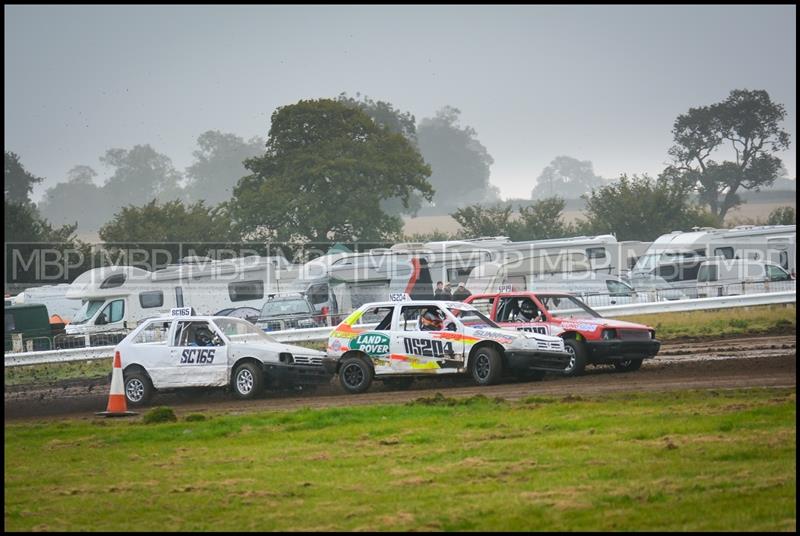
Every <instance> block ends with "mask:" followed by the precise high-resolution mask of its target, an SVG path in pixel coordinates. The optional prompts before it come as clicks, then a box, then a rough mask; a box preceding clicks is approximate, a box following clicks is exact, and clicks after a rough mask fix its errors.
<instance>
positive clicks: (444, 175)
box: [417, 106, 500, 213]
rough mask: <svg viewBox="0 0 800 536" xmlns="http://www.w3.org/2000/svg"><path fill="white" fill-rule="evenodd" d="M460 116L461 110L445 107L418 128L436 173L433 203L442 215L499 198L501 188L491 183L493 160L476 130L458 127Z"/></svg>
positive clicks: (421, 146) (425, 155)
mask: <svg viewBox="0 0 800 536" xmlns="http://www.w3.org/2000/svg"><path fill="white" fill-rule="evenodd" d="M460 114H461V111H460V110H459V109H458V108H453V107H451V106H445V107H444V108H442V109H441V110H439V111H438V112H437V113H436V117H433V118H427V119H423V120H422V121H420V124H419V126H418V127H417V138H418V139H419V150H420V153H422V156H423V158H425V161H426V162H427V163H429V164H430V166H431V169H432V171H433V174H432V175H431V184H432V185H433V187H434V189H435V190H436V195H435V196H434V199H433V201H434V203H435V205H436V211H437V212H439V213H448V212H451V211H453V210H455V209H457V208H459V207H462V206H465V205H469V204H474V203H486V202H488V203H491V202H495V201H498V200H499V198H500V197H499V191H498V189H497V188H496V187H493V186H492V185H490V184H489V175H490V170H489V168H490V166H491V165H492V164H493V163H494V159H493V158H492V157H491V155H490V154H489V152H488V151H487V150H486V147H484V146H483V144H481V142H480V141H478V138H477V135H478V134H477V132H476V131H475V129H473V128H472V127H470V126H466V127H462V126H460V125H459V115H460Z"/></svg>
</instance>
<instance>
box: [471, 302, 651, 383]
mask: <svg viewBox="0 0 800 536" xmlns="http://www.w3.org/2000/svg"><path fill="white" fill-rule="evenodd" d="M464 301H465V302H466V303H471V304H472V305H473V306H474V307H475V308H476V309H478V310H479V311H481V312H482V313H484V314H485V315H486V316H488V317H489V318H491V319H492V320H494V321H495V322H496V323H498V324H499V325H500V326H501V327H504V328H515V329H518V330H521V331H533V332H536V333H544V334H546V335H557V336H559V337H562V338H563V339H564V346H565V348H566V350H567V351H568V352H569V353H571V354H572V359H571V360H570V364H569V366H568V367H567V368H566V369H565V370H564V372H563V374H564V375H565V376H577V375H579V374H581V373H583V370H584V368H585V367H586V365H588V364H593V365H600V364H613V365H614V367H615V368H616V369H617V370H620V371H630V370H637V369H638V368H639V367H641V366H642V361H643V360H644V359H648V358H651V357H654V356H655V355H656V354H657V353H658V350H659V349H660V348H661V341H659V340H657V339H656V331H655V330H654V329H653V328H651V327H649V326H644V325H642V324H634V323H632V322H624V321H622V320H612V319H609V318H603V317H601V316H600V315H599V314H598V313H597V312H595V311H593V310H592V309H591V308H589V306H587V305H586V304H584V303H583V302H582V301H580V300H579V299H578V298H576V297H575V296H572V295H571V294H566V293H563V292H498V293H495V294H474V295H472V296H470V297H469V298H467V299H466V300H464Z"/></svg>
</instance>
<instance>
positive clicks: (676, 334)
mask: <svg viewBox="0 0 800 536" xmlns="http://www.w3.org/2000/svg"><path fill="white" fill-rule="evenodd" d="M621 319H622V320H628V321H630V322H640V323H643V324H647V325H650V326H653V327H654V328H656V332H657V335H658V338H659V339H661V340H662V341H672V340H678V339H680V338H684V337H709V336H712V335H720V336H723V335H724V336H733V335H745V334H752V335H758V334H761V333H774V332H779V331H780V332H786V333H791V332H793V331H794V330H795V327H796V325H797V313H796V307H795V305H794V304H792V305H788V306H786V305H769V306H762V307H746V308H740V309H724V310H717V311H693V312H689V313H662V314H658V315H641V316H626V317H621ZM307 346H310V347H313V348H316V349H318V350H324V349H325V343H323V342H319V343H308V344H307ZM110 372H111V358H108V359H107V360H106V359H101V360H95V361H81V362H74V363H52V364H42V365H30V366H21V367H6V368H5V369H4V372H3V375H4V380H5V385H6V386H13V385H22V384H29V383H36V384H41V383H47V382H51V381H54V380H68V379H75V378H96V377H97V378H99V377H102V376H107V375H108V374H109V373H110Z"/></svg>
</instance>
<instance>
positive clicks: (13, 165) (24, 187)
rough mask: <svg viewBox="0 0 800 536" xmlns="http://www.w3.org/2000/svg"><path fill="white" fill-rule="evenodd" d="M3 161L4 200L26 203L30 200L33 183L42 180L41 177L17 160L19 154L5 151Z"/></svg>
mask: <svg viewBox="0 0 800 536" xmlns="http://www.w3.org/2000/svg"><path fill="white" fill-rule="evenodd" d="M5 163H6V171H5V178H4V182H3V193H4V195H5V198H6V200H8V201H11V202H12V203H26V202H27V201H29V200H30V194H31V192H32V191H33V185H34V184H36V183H37V182H42V180H43V179H42V177H37V176H36V175H34V174H32V173H31V172H29V171H27V170H26V169H25V166H23V165H22V163H21V162H20V161H19V155H18V154H16V153H12V152H11V151H6V152H5Z"/></svg>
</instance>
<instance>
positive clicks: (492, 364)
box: [471, 346, 503, 385]
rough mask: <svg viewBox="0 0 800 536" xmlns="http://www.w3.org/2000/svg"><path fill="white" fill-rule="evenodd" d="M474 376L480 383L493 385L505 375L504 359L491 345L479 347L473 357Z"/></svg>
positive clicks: (476, 381)
mask: <svg viewBox="0 0 800 536" xmlns="http://www.w3.org/2000/svg"><path fill="white" fill-rule="evenodd" d="M471 368H472V378H473V379H474V380H475V383H477V384H478V385H492V384H494V383H497V382H498V381H500V377H501V376H502V375H503V360H502V359H501V358H500V354H498V353H497V350H495V349H494V348H491V347H489V346H484V347H482V348H479V349H478V350H477V351H476V352H475V356H474V357H473V358H472V367H471Z"/></svg>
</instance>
